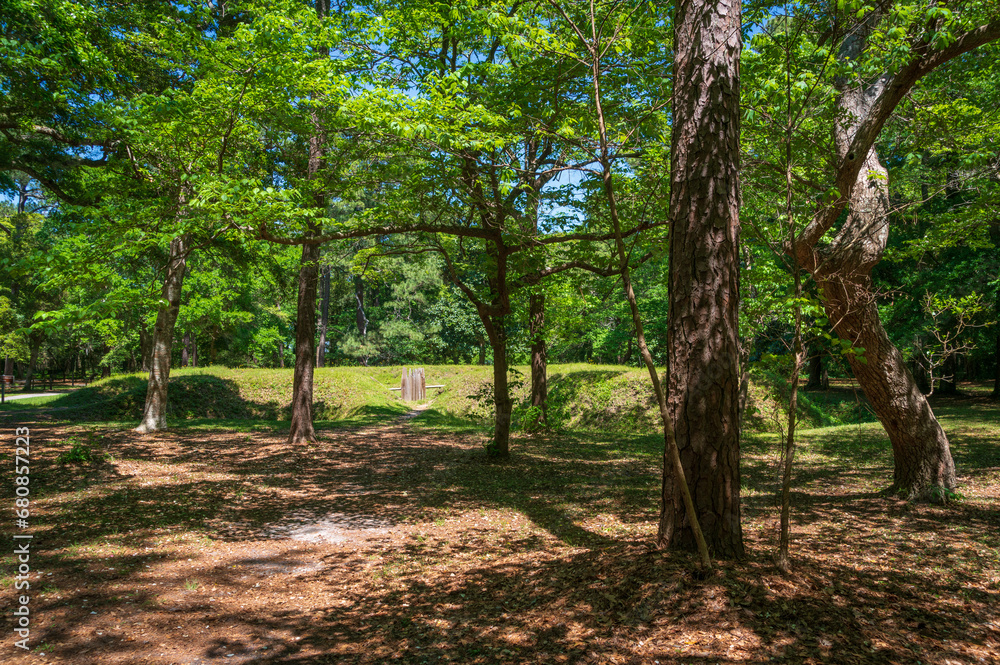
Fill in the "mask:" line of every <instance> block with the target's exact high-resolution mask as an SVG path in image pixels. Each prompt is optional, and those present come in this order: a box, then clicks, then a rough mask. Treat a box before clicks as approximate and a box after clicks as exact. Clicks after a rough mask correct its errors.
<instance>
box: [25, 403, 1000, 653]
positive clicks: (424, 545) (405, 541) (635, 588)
mask: <svg viewBox="0 0 1000 665" xmlns="http://www.w3.org/2000/svg"><path fill="white" fill-rule="evenodd" d="M33 434H34V436H35V437H36V440H37V441H38V444H39V448H38V450H39V453H38V458H37V460H36V462H35V463H36V465H37V467H33V468H37V469H38V473H37V476H35V475H33V482H35V481H36V480H37V483H38V484H37V488H38V490H40V491H41V494H42V496H43V497H44V499H45V501H44V505H43V507H42V509H41V510H40V511H39V513H38V514H37V515H36V516H35V517H34V518H33V525H35V526H36V531H35V533H36V539H37V540H36V543H38V544H39V546H40V550H39V551H38V554H39V558H38V569H39V570H41V571H44V573H45V575H46V576H47V577H46V578H45V579H49V580H51V584H53V585H54V586H55V587H56V588H57V589H58V592H56V591H50V592H44V593H43V595H41V597H39V598H37V605H36V606H35V607H36V612H37V615H38V616H39V617H43V618H44V617H48V619H46V623H44V624H42V625H43V626H44V628H41V630H40V631H39V632H38V633H37V636H38V637H37V639H38V640H39V641H40V642H44V643H48V644H49V645H50V651H51V653H55V654H56V655H57V656H59V657H61V658H63V659H64V660H65V661H67V662H74V663H85V662H86V663H102V662H112V661H113V662H116V663H136V664H138V663H161V662H162V663H167V662H184V663H195V662H215V661H216V659H218V662H227V663H243V662H246V663H249V662H253V663H372V664H374V663H385V662H392V661H398V662H400V663H424V662H428V663H430V662H460V663H497V662H510V663H529V662H530V663H535V662H538V663H546V662H578V663H585V662H586V663H608V662H626V663H653V662H655V661H659V662H660V663H664V664H665V663H705V664H707V663H737V662H741V663H745V662H789V663H809V662H816V663H819V662H831V663H845V664H846V663H857V662H872V663H880V662H885V663H903V662H915V661H916V660H921V661H923V662H945V660H947V659H951V660H955V661H957V662H981V661H979V659H980V658H985V659H986V662H989V660H990V659H991V658H995V657H996V656H997V648H998V647H997V645H1000V632H998V629H1000V602H997V601H998V600H1000V586H998V580H1000V576H998V568H1000V561H998V559H1000V557H998V556H997V548H998V545H1000V543H997V541H996V537H995V534H996V533H998V526H1000V517H998V512H997V510H996V505H995V504H990V503H989V502H969V503H966V504H959V505H957V506H947V507H935V506H922V505H909V504H902V503H900V502H895V501H891V500H886V499H883V498H881V497H878V496H877V495H875V494H874V493H872V492H870V491H867V490H866V489H864V488H865V486H866V483H867V482H868V479H869V475H871V476H876V477H877V474H879V473H881V474H882V476H883V477H884V475H885V472H886V469H885V468H884V467H883V468H881V469H878V468H874V467H873V468H872V469H865V470H864V473H865V474H866V475H865V477H864V478H861V477H860V476H859V475H858V473H859V472H858V471H857V470H856V469H853V468H851V466H850V454H851V453H850V451H846V450H845V451H840V452H836V451H834V452H836V454H829V455H828V454H827V453H829V452H830V451H827V452H821V453H819V454H820V455H821V456H822V457H823V458H825V459H826V463H828V464H831V465H834V466H837V465H839V468H835V469H834V470H833V471H832V472H830V473H829V474H828V475H824V473H825V472H824V470H823V469H822V468H821V465H819V463H817V465H816V468H815V469H814V468H812V467H811V466H810V467H809V468H806V469H804V470H803V471H802V472H803V474H804V475H803V476H802V478H801V479H800V480H801V484H800V485H797V487H799V490H798V491H796V493H795V495H794V497H793V515H794V523H793V534H794V538H795V541H794V543H793V561H794V565H795V569H794V572H793V573H792V574H790V575H787V576H786V575H782V574H779V573H778V572H776V571H775V570H774V568H773V566H771V565H770V563H769V562H768V555H767V553H768V552H769V551H772V550H773V548H774V538H773V533H774V529H773V527H772V524H773V520H774V511H773V509H772V508H771V507H770V506H769V505H767V504H766V502H764V501H748V502H746V503H745V504H744V515H745V524H746V532H747V535H746V539H747V542H748V545H749V546H750V551H751V555H750V557H749V558H748V559H747V561H744V562H738V563H720V564H719V566H718V570H717V571H716V572H714V573H713V574H711V575H709V576H707V577H706V578H699V577H697V576H695V575H693V574H692V572H691V570H692V565H693V559H692V558H691V557H690V556H689V555H686V554H669V555H664V554H662V553H659V552H656V551H653V550H651V549H650V547H649V545H650V544H651V542H652V539H651V536H652V533H653V532H654V531H655V524H654V522H655V512H656V511H655V507H656V505H657V497H658V490H659V473H658V464H659V449H658V446H659V445H661V444H660V443H659V441H658V439H657V438H656V437H637V438H617V437H607V436H558V435H546V436H539V437H517V438H516V439H515V440H514V445H513V446H512V448H513V449H514V450H515V451H516V452H515V456H514V457H513V458H512V459H511V460H510V461H507V462H504V463H499V464H498V463H491V462H489V461H488V460H487V459H486V457H485V455H484V453H483V452H482V450H481V446H480V445H479V442H478V440H477V439H476V438H475V437H471V436H462V435H455V434H451V435H447V436H443V435H441V434H439V433H435V432H432V431H428V430H426V429H421V428H419V427H418V426H417V425H416V424H415V423H414V422H412V421H405V422H404V421H394V422H390V423H387V424H384V425H383V426H381V427H374V428H372V427H364V428H359V429H356V430H330V431H326V432H324V433H322V434H321V438H320V441H318V442H317V443H316V444H313V445H301V446H288V445H287V444H285V443H284V437H283V436H280V435H275V436H270V435H268V434H267V433H262V432H246V431H231V430H214V431H213V430H208V429H205V428H204V427H198V428H178V429H176V430H174V431H171V432H166V433H161V434H157V435H152V436H145V437H143V436H139V435H137V434H135V433H133V432H130V431H121V430H110V429H109V430H98V432H97V434H95V435H93V436H94V437H96V438H97V440H98V441H99V447H100V450H101V451H102V452H104V453H107V454H109V455H111V457H112V459H111V460H108V459H107V458H102V459H103V461H102V462H99V463H95V464H93V465H89V466H88V465H78V466H73V465H67V464H57V463H56V462H55V457H56V456H58V454H59V453H60V452H61V451H63V450H65V449H66V448H67V447H68V443H67V442H66V441H65V438H66V436H67V434H66V432H65V431H63V430H55V429H52V428H48V429H42V430H40V431H35V432H33ZM43 442H44V443H43ZM827 445H832V444H830V442H826V441H823V440H817V441H816V442H815V446H816V447H817V448H818V449H820V450H823V447H824V446H827ZM748 452H750V453H751V454H758V455H759V451H753V450H751V451H748ZM753 459H754V462H755V463H753V464H748V465H747V466H746V467H745V474H746V475H747V479H748V481H749V482H751V483H758V484H759V485H760V486H762V487H763V486H764V484H765V483H764V481H763V480H761V479H760V478H759V476H760V474H761V473H764V472H766V469H767V465H766V464H763V463H760V462H759V458H753ZM34 473H35V471H33V474H34ZM34 489H35V486H33V491H34ZM995 489H996V488H995V487H994V488H993V490H991V491H995ZM294 512H299V513H303V514H308V515H315V516H329V515H330V514H337V515H341V516H354V517H356V518H358V517H363V518H364V519H370V520H372V521H371V524H374V525H376V526H377V525H380V524H389V525H392V531H393V533H394V534H395V536H393V538H392V539H385V538H382V537H381V536H373V537H372V538H370V539H358V540H355V541H352V542H351V543H349V545H337V544H332V545H331V544H322V543H319V544H309V543H298V544H294V545H293V544H291V543H290V542H289V541H274V540H271V539H269V538H268V537H267V535H266V531H267V528H268V527H269V526H270V525H273V524H275V523H279V522H281V520H282V519H284V518H286V517H287V516H288V515H289V514H290V513H294ZM602 524H610V525H611V527H612V528H611V530H606V529H603V528H602V526H601V525H602ZM765 527H766V528H765ZM989 534H994V535H993V536H992V537H991V536H989ZM198 538H201V539H205V540H207V541H208V543H207V544H206V545H205V546H204V550H203V551H202V552H201V553H200V554H199V553H198V552H199V550H197V549H192V545H191V542H190V541H191V540H192V539H195V540H197V539H198ZM49 573H51V576H48V574H49ZM164 645H169V646H164ZM170 649H172V650H173V651H169V653H168V655H166V656H161V655H160V654H161V652H164V650H170ZM27 657H28V656H26V658H27ZM26 662H27V661H26Z"/></svg>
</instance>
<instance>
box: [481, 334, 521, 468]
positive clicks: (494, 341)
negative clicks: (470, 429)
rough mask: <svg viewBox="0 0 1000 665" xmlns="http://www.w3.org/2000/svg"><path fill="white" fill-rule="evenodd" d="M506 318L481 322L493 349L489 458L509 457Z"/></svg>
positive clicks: (509, 415)
mask: <svg viewBox="0 0 1000 665" xmlns="http://www.w3.org/2000/svg"><path fill="white" fill-rule="evenodd" d="M505 319H506V317H504V316H491V317H487V318H486V320H485V321H484V322H483V323H485V324H486V331H487V333H488V335H489V338H490V346H491V347H492V348H493V406H494V414H493V415H494V423H493V440H492V441H491V442H490V444H489V446H488V447H487V450H486V451H487V453H488V454H489V455H490V457H507V456H509V455H510V417H511V412H512V411H513V410H514V401H513V400H512V399H511V398H510V385H509V384H508V383H507V372H508V370H509V369H510V368H509V366H508V365H507V328H506V320H505Z"/></svg>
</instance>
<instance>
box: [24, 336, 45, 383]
mask: <svg viewBox="0 0 1000 665" xmlns="http://www.w3.org/2000/svg"><path fill="white" fill-rule="evenodd" d="M41 347H42V335H41V333H38V332H31V333H30V334H29V335H28V348H29V356H28V371H27V373H26V374H25V377H24V389H25V390H26V391H28V390H31V389H32V387H33V386H32V381H33V380H34V378H35V368H36V367H37V365H38V351H39V350H40V349H41Z"/></svg>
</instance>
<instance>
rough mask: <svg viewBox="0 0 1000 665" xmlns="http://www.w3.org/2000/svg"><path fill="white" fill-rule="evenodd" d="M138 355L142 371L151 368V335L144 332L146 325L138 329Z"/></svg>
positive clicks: (148, 332) (146, 331)
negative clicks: (140, 358) (140, 357)
mask: <svg viewBox="0 0 1000 665" xmlns="http://www.w3.org/2000/svg"><path fill="white" fill-rule="evenodd" d="M139 354H140V355H141V356H142V371H143V372H148V371H150V370H151V369H152V368H153V334H152V333H151V332H150V331H148V330H146V324H142V327H140V328H139Z"/></svg>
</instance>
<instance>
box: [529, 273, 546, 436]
mask: <svg viewBox="0 0 1000 665" xmlns="http://www.w3.org/2000/svg"><path fill="white" fill-rule="evenodd" d="M528 327H529V329H530V333H531V405H532V406H533V407H536V408H538V409H539V410H540V412H541V413H540V414H539V417H538V422H540V423H545V422H547V411H546V409H547V407H546V401H547V398H548V383H547V377H546V369H547V368H546V349H545V294H543V293H539V294H531V296H529V298H528Z"/></svg>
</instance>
